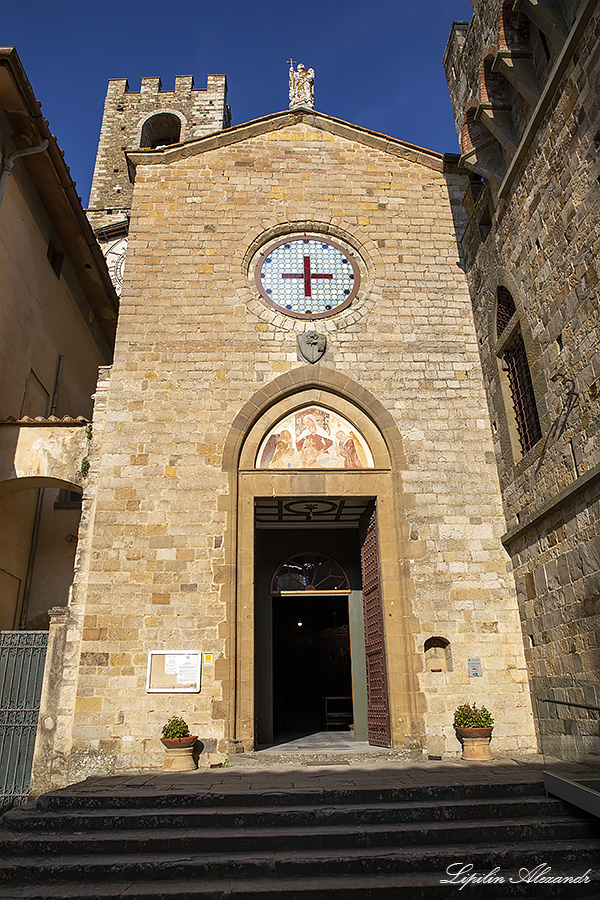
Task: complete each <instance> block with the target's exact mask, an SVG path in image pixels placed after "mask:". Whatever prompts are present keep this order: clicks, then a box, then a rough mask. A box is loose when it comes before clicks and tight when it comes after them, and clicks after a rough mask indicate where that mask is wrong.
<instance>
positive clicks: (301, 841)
mask: <svg viewBox="0 0 600 900" xmlns="http://www.w3.org/2000/svg"><path fill="white" fill-rule="evenodd" d="M596 837H598V828H597V827H596V825H595V823H593V822H592V821H590V820H587V819H583V818H582V819H578V818H575V817H572V818H565V817H564V816H560V817H555V818H546V819H544V820H542V821H540V819H538V818H537V817H525V816H522V817H519V818H512V819H502V820H498V819H488V820H482V819H480V820H479V821H472V822H457V821H454V822H424V823H419V824H415V823H408V824H395V825H390V824H387V825H363V826H362V827H361V828H356V826H355V825H346V826H340V825H339V823H338V822H337V820H336V819H335V817H333V818H332V819H331V820H330V821H329V822H324V821H323V820H320V821H319V822H318V823H313V824H312V825H311V826H305V827H298V826H294V827H280V826H275V827H271V828H265V827H252V828H246V827H245V826H243V827H238V828H235V829H233V828H231V827H230V828H216V827H215V828H210V829H207V828H204V829H195V828H188V827H186V826H184V825H180V826H179V827H171V828H165V827H164V825H163V826H162V827H155V828H152V829H150V830H148V831H144V830H140V829H137V830H132V831H128V830H122V831H117V832H110V833H107V832H97V831H91V832H88V833H86V834H77V833H72V834H70V835H69V838H68V841H69V853H70V854H71V855H75V854H76V855H78V856H97V855H100V854H107V855H109V856H110V857H111V858H112V857H113V855H117V854H120V855H122V854H139V853H142V854H161V853H163V852H167V853H181V854H184V853H197V852H198V851H199V850H201V851H202V853H204V854H208V855H210V854H216V853H249V852H252V851H258V852H261V853H266V852H270V851H272V850H277V851H281V852H296V851H305V850H306V851H309V850H324V849H333V848H336V849H342V850H345V849H356V848H361V847H362V848H369V849H370V848H377V847H379V848H394V847H404V848H406V847H413V846H418V847H419V848H424V847H426V846H428V845H439V844H442V845H443V844H448V843H454V844H456V845H463V844H473V843H476V842H478V841H479V842H481V843H483V844H487V843H490V844H491V843H505V842H517V841H532V840H536V841H552V840H563V841H565V840H569V841H574V840H580V841H585V840H587V839H590V840H593V839H594V838H596ZM64 844H65V835H64V834H44V833H39V834H37V833H36V834H30V833H29V834H23V833H18V834H2V833H0V855H1V856H2V857H6V858H7V859H8V858H11V857H12V859H13V861H14V862H15V863H16V859H17V858H22V857H24V856H25V855H31V856H33V857H35V858H37V859H40V858H41V857H42V856H53V857H55V856H60V855H61V853H63V852H64ZM1 877H2V869H1V868H0V878H1Z"/></svg>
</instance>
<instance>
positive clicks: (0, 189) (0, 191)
mask: <svg viewBox="0 0 600 900" xmlns="http://www.w3.org/2000/svg"><path fill="white" fill-rule="evenodd" d="M47 146H48V138H44V140H43V141H42V143H41V144H39V145H38V146H37V147H26V148H25V149H24V150H15V151H14V153H11V154H10V156H5V157H4V159H3V161H2V175H0V203H2V198H3V196H4V189H5V188H6V182H7V181H8V176H9V175H10V173H11V172H12V168H13V166H14V164H15V160H17V159H19V157H21V156H31V155H32V154H33V153H42V152H43V151H44V150H45V149H46V147H47Z"/></svg>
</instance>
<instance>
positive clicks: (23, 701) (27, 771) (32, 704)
mask: <svg viewBox="0 0 600 900" xmlns="http://www.w3.org/2000/svg"><path fill="white" fill-rule="evenodd" d="M47 645H48V632H47V631H0V810H4V809H9V808H10V807H11V806H18V805H19V804H21V803H25V801H26V800H27V794H28V792H29V781H30V778H31V764H32V762H33V748H34V746H35V733H36V729H37V720H38V714H39V711H40V696H41V693H42V681H43V678H44V662H45V661H46V647H47Z"/></svg>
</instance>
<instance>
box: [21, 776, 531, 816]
mask: <svg viewBox="0 0 600 900" xmlns="http://www.w3.org/2000/svg"><path fill="white" fill-rule="evenodd" d="M90 780H91V781H92V785H91V786H90V790H89V791H87V790H86V789H85V785H86V782H85V781H84V782H81V785H78V789H77V790H75V791H71V790H70V789H69V788H64V789H62V790H58V791H53V792H52V793H50V794H43V795H42V796H41V797H40V798H39V799H38V801H37V808H38V809H43V810H74V809H141V808H146V809H147V808H151V807H155V808H160V809H161V810H162V809H168V808H170V807H215V806H223V807H227V806H240V807H242V806H255V805H257V795H258V793H257V792H256V791H253V790H247V789H246V790H236V789H235V787H232V788H231V789H230V790H210V791H207V790H203V789H202V788H201V787H200V788H198V787H196V786H195V783H194V778H193V776H190V780H189V783H188V784H186V786H185V788H184V789H182V788H181V787H179V786H178V787H177V788H175V789H171V790H169V791H168V792H165V790H158V789H147V788H144V786H143V784H142V785H140V787H139V788H137V787H135V786H134V787H131V788H128V789H127V790H123V791H120V792H119V793H118V794H107V792H106V791H103V790H99V791H97V792H96V791H94V787H93V782H94V781H95V779H90ZM291 793H293V798H294V805H295V806H315V805H323V804H324V803H331V804H335V805H342V804H350V805H356V804H368V803H377V802H380V801H386V802H390V803H391V802H410V801H414V802H417V801H427V800H439V801H440V802H441V803H446V802H447V801H451V800H476V799H483V798H487V799H489V800H493V799H494V798H495V797H532V796H538V797H543V796H545V794H544V787H543V784H542V783H541V782H539V783H537V782H534V783H530V782H522V783H521V782H515V783H493V782H492V783H487V782H484V783H482V784H466V785H465V784H450V785H439V784H435V785H425V786H424V785H418V786H415V787H398V788H389V787H385V788H381V789H379V788H361V787H356V788H349V787H344V788H334V789H331V790H328V789H326V788H319V787H315V788H314V790H311V789H300V790H294V791H293V792H290V790H286V789H282V790H277V789H276V788H272V789H270V790H262V791H260V797H261V802H262V803H264V805H269V806H285V805H288V804H289V801H290V794H291Z"/></svg>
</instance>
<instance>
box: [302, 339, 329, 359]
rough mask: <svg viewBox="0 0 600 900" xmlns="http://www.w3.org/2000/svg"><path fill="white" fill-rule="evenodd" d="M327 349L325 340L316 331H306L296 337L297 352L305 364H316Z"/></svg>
mask: <svg viewBox="0 0 600 900" xmlns="http://www.w3.org/2000/svg"><path fill="white" fill-rule="evenodd" d="M326 349H327V338H326V337H325V335H324V334H319V332H318V331H306V332H305V333H304V334H299V335H298V350H299V351H300V356H301V357H302V359H305V360H306V362H309V363H316V362H318V361H319V360H320V359H321V357H322V356H323V354H324V353H325V350H326Z"/></svg>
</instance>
